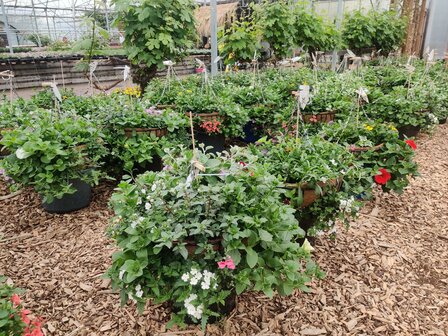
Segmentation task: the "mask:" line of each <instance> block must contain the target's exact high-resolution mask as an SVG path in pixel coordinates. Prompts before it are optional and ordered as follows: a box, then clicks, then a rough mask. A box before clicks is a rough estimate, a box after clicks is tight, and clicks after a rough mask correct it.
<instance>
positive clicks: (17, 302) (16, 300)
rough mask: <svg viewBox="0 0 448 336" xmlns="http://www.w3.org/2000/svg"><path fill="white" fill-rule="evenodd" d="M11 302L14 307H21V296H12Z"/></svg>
mask: <svg viewBox="0 0 448 336" xmlns="http://www.w3.org/2000/svg"><path fill="white" fill-rule="evenodd" d="M11 302H12V303H13V305H14V306H16V307H17V306H18V305H20V302H21V301H20V298H19V296H18V295H17V294H13V295H12V296H11Z"/></svg>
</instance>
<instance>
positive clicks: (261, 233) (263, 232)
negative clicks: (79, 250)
mask: <svg viewBox="0 0 448 336" xmlns="http://www.w3.org/2000/svg"><path fill="white" fill-rule="evenodd" d="M256 160H257V158H256V157H254V156H252V155H249V154H248V153H246V152H244V151H243V149H241V148H237V147H234V148H232V149H231V151H230V153H227V152H223V153H222V154H221V155H218V156H214V155H212V154H204V153H203V152H199V151H196V152H192V151H189V150H185V149H181V150H180V151H179V152H175V151H169V152H168V154H167V156H166V157H164V163H165V168H164V170H163V171H162V172H159V173H154V172H147V173H145V174H143V175H140V176H139V177H138V178H137V179H136V181H135V183H133V182H131V181H124V182H122V183H120V185H119V187H118V190H117V192H116V193H115V194H114V195H113V196H112V199H111V204H112V207H113V208H114V211H115V218H114V220H113V222H112V224H111V227H110V229H109V234H110V235H111V237H112V238H113V239H114V240H116V242H117V244H118V246H119V248H120V250H119V251H118V252H116V253H115V254H114V256H113V263H112V266H111V268H110V269H109V271H108V276H109V277H110V278H111V279H112V286H113V288H116V289H119V290H120V293H121V299H122V303H123V304H124V303H126V302H127V301H128V300H129V299H132V300H134V301H135V302H136V303H137V306H138V308H139V309H140V310H142V309H143V307H144V305H145V302H146V301H147V300H148V299H152V302H166V301H170V302H171V303H172V306H173V318H172V321H171V322H170V325H171V324H172V323H176V324H180V325H183V324H184V323H185V322H187V321H189V320H191V321H192V322H197V323H202V325H203V327H204V328H205V324H206V323H208V322H209V321H213V320H215V319H216V318H218V317H221V316H222V315H223V314H224V313H225V312H226V311H228V308H229V307H231V306H232V305H234V303H233V304H232V302H231V301H232V297H233V296H234V294H241V293H242V292H245V291H248V290H256V291H263V292H264V293H265V294H266V295H267V296H269V297H272V296H273V294H274V291H277V292H278V293H279V294H281V295H289V294H291V293H292V292H293V290H294V289H296V288H298V289H302V290H307V287H306V284H307V283H308V282H309V281H310V280H311V278H312V277H313V276H320V275H322V274H321V272H320V271H319V269H318V268H317V266H316V265H315V264H314V263H313V262H312V261H311V260H310V248H309V246H308V245H305V246H303V247H301V246H300V245H299V244H298V243H296V238H297V237H299V236H301V235H303V234H304V232H303V231H302V230H301V229H300V228H299V225H298V222H297V221H296V219H295V218H294V210H293V209H292V208H291V207H289V206H287V205H285V204H283V202H282V198H281V197H282V196H281V192H280V189H279V188H278V186H279V183H280V182H279V181H278V179H277V178H275V177H274V176H273V175H271V174H269V173H268V172H267V171H266V169H265V168H264V167H263V166H262V165H260V164H257V163H256ZM305 264H306V266H305ZM229 298H230V299H229Z"/></svg>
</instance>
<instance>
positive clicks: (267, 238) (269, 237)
mask: <svg viewBox="0 0 448 336" xmlns="http://www.w3.org/2000/svg"><path fill="white" fill-rule="evenodd" d="M258 234H259V236H260V239H261V240H262V241H265V242H271V241H272V234H270V233H269V232H268V231H266V230H263V229H258Z"/></svg>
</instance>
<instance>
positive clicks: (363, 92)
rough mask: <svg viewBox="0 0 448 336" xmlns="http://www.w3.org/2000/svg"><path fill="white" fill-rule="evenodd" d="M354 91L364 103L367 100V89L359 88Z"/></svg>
mask: <svg viewBox="0 0 448 336" xmlns="http://www.w3.org/2000/svg"><path fill="white" fill-rule="evenodd" d="M356 93H357V94H358V96H359V97H360V98H361V99H362V100H364V101H365V102H366V103H368V102H369V97H368V96H367V89H364V88H359V89H358V90H356Z"/></svg>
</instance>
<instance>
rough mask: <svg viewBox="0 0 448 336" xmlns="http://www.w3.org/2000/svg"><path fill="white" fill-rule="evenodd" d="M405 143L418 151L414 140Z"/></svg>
mask: <svg viewBox="0 0 448 336" xmlns="http://www.w3.org/2000/svg"><path fill="white" fill-rule="evenodd" d="M405 142H406V143H407V144H408V145H409V147H411V148H412V149H413V150H416V149H417V145H416V144H415V142H414V140H406V141H405Z"/></svg>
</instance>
